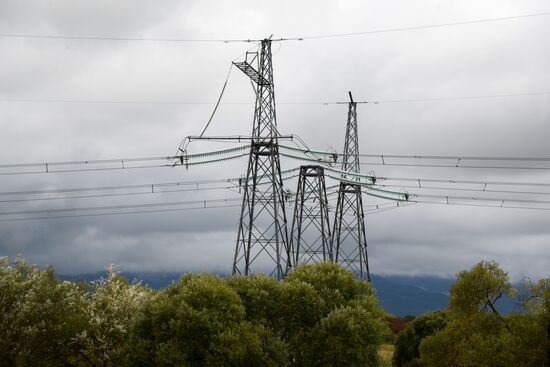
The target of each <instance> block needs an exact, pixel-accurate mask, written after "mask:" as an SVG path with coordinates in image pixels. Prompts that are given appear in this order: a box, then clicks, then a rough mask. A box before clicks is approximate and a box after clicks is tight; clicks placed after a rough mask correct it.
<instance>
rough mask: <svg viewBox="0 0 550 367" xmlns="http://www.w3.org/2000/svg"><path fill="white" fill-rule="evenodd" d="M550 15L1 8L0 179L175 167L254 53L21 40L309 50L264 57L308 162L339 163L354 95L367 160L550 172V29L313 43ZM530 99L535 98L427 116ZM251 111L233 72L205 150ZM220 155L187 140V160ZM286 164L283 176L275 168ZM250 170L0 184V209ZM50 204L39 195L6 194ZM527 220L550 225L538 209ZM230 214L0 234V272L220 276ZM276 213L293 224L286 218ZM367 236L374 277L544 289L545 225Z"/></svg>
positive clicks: (19, 227)
mask: <svg viewBox="0 0 550 367" xmlns="http://www.w3.org/2000/svg"><path fill="white" fill-rule="evenodd" d="M549 11H550V7H549V4H548V2H547V1H543V0H525V1H521V2H520V1H502V0H500V1H496V0H495V1H478V0H476V1H415V2H410V1H301V2H296V1H279V2H273V1H269V2H268V1H257V0H256V1H239V2H234V1H233V2H222V1H162V2H158V1H136V0H131V1H130V0H128V1H116V2H113V1H107V0H104V1H94V2H89V1H80V0H67V1H61V0H58V1H37V0H33V1H27V0H3V1H1V2H0V50H1V54H2V57H1V58H0V128H1V134H0V164H10V163H29V162H54V161H72V160H94V159H110V158H125V157H148V156H168V155H172V154H174V153H176V151H177V148H178V146H179V144H180V142H181V140H182V139H183V138H184V137H185V136H188V135H197V134H199V133H200V132H201V130H202V128H203V127H204V125H205V123H206V121H207V120H208V118H209V117H210V114H211V113H212V109H213V107H214V103H215V102H216V100H217V98H218V96H219V93H220V90H221V87H222V85H223V83H224V81H225V78H226V76H227V73H228V69H229V66H230V64H231V62H232V61H234V60H242V58H243V56H242V55H243V53H244V52H245V51H246V50H249V49H251V48H253V47H254V46H255V44H254V43H223V42H161V41H145V40H142V41H135V40H134V41H120V40H93V39H90V40H82V39H48V38H24V37H14V35H40V36H75V37H107V38H146V39H151V38H156V39H159V38H167V39H195V40H197V39H261V38H264V37H269V36H270V35H271V34H273V35H274V38H280V37H283V38H286V37H295V36H296V37H306V39H305V40H303V41H288V42H279V43H273V49H272V51H273V65H274V77H275V94H276V100H277V102H278V105H277V119H278V126H279V131H280V132H281V133H282V134H297V135H299V136H300V137H301V138H302V139H304V140H305V141H306V142H307V144H308V146H309V147H311V148H317V149H321V150H325V149H334V150H336V151H341V150H342V148H343V147H342V145H343V140H344V133H345V124H346V117H347V106H346V105H334V104H333V105H323V104H322V103H323V102H336V101H347V98H348V97H347V92H348V91H352V92H353V95H354V98H355V100H359V101H380V103H378V104H362V105H359V107H358V121H359V135H360V138H359V143H360V147H359V149H360V152H361V153H365V154H386V155H388V154H404V155H411V154H417V155H452V156H498V157H550V145H549V144H548V138H549V137H550V95H549V94H548V92H550V88H549V85H550V48H549V47H548V45H549V44H550V15H544V16H533V17H525V18H520V19H510V20H506V21H495V22H484V23H474V24H466V25H459V26H449V27H434V28H427V29H417V30H406V31H394V32H382V33H372V34H363V35H356V36H350V37H333V38H315V39H307V37H308V36H317V35H327V34H341V33H353V32H363V31H371V30H383V29H395V28H405V27H414V26H423V25H434V24H444V23H455V22H463V21H471V20H477V19H489V18H500V17H509V16H517V15H526V14H534V13H543V12H549ZM8 35H11V36H8ZM526 93H527V94H532V93H541V94H539V95H525V96H514V97H492V98H471V99H470V98H468V99H450V100H435V101H425V100H426V99H432V98H447V97H450V98H454V97H468V96H470V97H471V96H502V95H517V94H526ZM418 99H420V100H424V101H415V100H418ZM392 101H394V102H392ZM395 101H397V102H395ZM399 101H400V102H399ZM104 102H105V103H104ZM107 102H109V103H107ZM122 102H123V103H122ZM128 102H131V103H128ZM253 102H254V95H253V92H252V90H251V88H250V84H249V81H248V80H247V77H246V76H245V75H244V74H242V73H241V72H240V71H238V70H236V69H233V70H232V72H231V74H230V77H229V81H228V84H227V88H226V90H225V94H224V96H223V100H222V104H221V105H220V107H219V108H218V111H217V113H216V115H215V116H214V118H213V120H212V124H211V126H210V127H209V130H208V134H211V135H224V134H231V135H235V134H242V135H248V134H250V131H251V127H252V118H253V108H254V106H253ZM225 147H227V145H223V144H220V143H212V142H211V143H204V142H200V143H193V144H192V145H191V146H190V153H193V152H200V151H208V150H217V149H222V148H225ZM369 162H377V160H376V159H371V160H369ZM427 163H430V162H427ZM445 163H449V162H445ZM483 163H487V162H483ZM489 163H491V164H492V163H494V162H489ZM299 164H300V163H299V162H296V161H291V160H286V159H285V160H283V162H282V166H283V169H288V168H293V167H296V166H298V165H299ZM494 164H496V163H494ZM514 165H524V166H533V165H537V166H538V167H541V166H542V167H543V166H544V164H541V163H536V162H535V163H532V162H527V163H526V162H519V163H517V162H515V163H514ZM546 167H550V164H548V163H546ZM361 169H362V172H365V173H368V172H371V171H373V172H374V173H375V174H376V175H378V176H388V177H408V178H438V179H448V180H451V179H454V180H483V181H485V180H486V181H510V182H538V183H550V170H545V169H538V170H527V169H522V170H512V169H466V168H419V167H381V166H378V165H371V166H369V165H363V166H362V167H361ZM245 170H246V159H240V160H236V161H232V162H230V163H224V164H218V165H210V166H204V167H193V168H190V169H188V170H186V169H185V168H181V167H175V168H155V169H140V170H126V171H122V170H121V171H92V172H74V173H57V174H55V173H49V174H25V175H0V193H5V192H10V191H22V190H45V189H58V188H71V187H96V186H111V185H130V184H151V183H160V182H175V181H193V180H206V179H217V178H228V177H239V176H240V175H242V174H244V173H245ZM0 171H1V172H4V173H5V172H9V171H10V169H8V168H6V167H3V168H1V169H0ZM408 184H409V185H410V183H408ZM446 187H448V185H447V186H446ZM460 187H462V188H467V187H470V188H471V186H460ZM288 188H289V189H290V190H292V191H294V190H295V188H294V183H292V182H289V186H288ZM476 188H479V185H478V186H476ZM501 189H502V188H501ZM508 189H510V188H508ZM517 189H518V190H519V189H522V190H531V191H537V192H540V194H537V195H533V194H528V195H527V194H522V195H519V194H515V195H512V194H510V195H508V196H507V197H514V198H521V199H530V200H539V201H544V200H546V201H550V195H548V194H546V193H545V190H546V192H550V188H548V187H547V188H544V187H542V188H536V189H534V188H533V187H529V188H525V187H522V188H517ZM403 190H406V191H408V192H411V193H414V192H418V190H414V189H412V188H405V189H403ZM434 192H436V193H437V194H443V195H466V196H479V193H475V192H474V193H470V192H451V191H442V190H439V191H432V193H434ZM80 195H82V194H80ZM503 195H504V194H500V195H499V194H494V195H493V196H492V197H496V198H500V197H503ZM53 196H56V195H53ZM57 196H60V195H59V194H58V195H57ZM45 197H52V195H49V196H37V195H34V196H32V195H27V196H25V197H24V196H21V195H20V196H17V198H18V199H21V198H24V199H25V198H26V199H29V198H45ZM238 197H239V194H238V192H235V191H229V190H211V191H203V190H201V191H197V192H176V193H164V194H154V195H153V194H152V195H145V194H143V195H127V196H113V197H99V198H80V199H71V200H63V199H55V200H42V201H37V200H33V201H23V202H6V201H7V200H9V199H14V198H15V197H14V196H6V195H2V196H1V198H0V199H1V200H3V201H0V217H1V218H0V219H13V218H22V217H28V216H32V215H6V213H8V212H11V211H26V210H42V209H61V208H78V207H93V206H105V205H133V204H142V203H152V204H154V203H159V202H171V201H172V202H173V201H188V200H206V199H219V198H238ZM365 200H366V203H365V204H366V205H373V204H377V203H380V199H377V198H370V197H366V199H365ZM493 204H494V203H493ZM537 206H539V207H546V208H550V204H547V205H546V206H544V205H542V204H541V205H539V204H537ZM239 210H240V208H238V207H231V208H223V209H209V210H195V211H174V212H163V213H148V214H128V215H116V216H88V217H75V218H61V219H42V220H23V221H0V256H10V257H13V256H15V255H16V254H18V253H21V254H23V255H24V256H25V257H26V258H27V259H28V260H29V261H31V262H33V263H37V264H40V265H46V264H52V265H54V266H55V268H56V269H57V271H58V272H59V273H64V274H77V273H84V272H95V271H99V270H102V269H103V268H104V267H105V266H107V265H108V264H110V263H115V264H117V266H118V267H119V269H121V270H123V271H189V270H192V271H229V270H230V267H231V263H232V259H233V252H234V248H235V239H236V230H237V225H238V213H239ZM104 212H108V211H104ZM78 213H83V212H78ZM64 214H68V215H71V214H77V213H76V212H66V213H64ZM52 215H53V214H52ZM287 216H288V217H289V218H290V217H291V210H289V212H288V213H287ZM366 220H367V237H368V244H369V247H368V251H369V260H370V269H371V271H372V272H373V273H376V274H410V275H412V274H432V275H439V276H452V275H453V274H455V273H456V272H457V271H460V270H462V269H466V268H468V267H470V266H472V265H474V264H475V263H477V262H478V261H480V260H495V261H497V262H498V263H500V264H501V266H502V267H503V268H504V269H505V270H507V271H508V272H509V273H510V275H511V276H512V278H513V279H520V278H522V277H525V276H528V277H532V278H541V277H549V276H550V211H548V210H524V209H506V208H486V207H472V206H452V205H435V204H421V203H419V204H414V205H411V206H407V207H404V208H399V209H395V210H391V211H385V212H379V213H373V214H372V215H368V216H367V219H366Z"/></svg>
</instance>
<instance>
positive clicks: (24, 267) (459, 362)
mask: <svg viewBox="0 0 550 367" xmlns="http://www.w3.org/2000/svg"><path fill="white" fill-rule="evenodd" d="M504 295H507V296H510V297H512V296H516V297H519V298H520V301H521V304H522V306H523V308H522V309H521V310H518V312H516V313H513V314H511V315H501V314H500V313H499V312H498V311H497V308H496V306H495V305H496V303H497V302H498V300H499V299H500V298H501V297H503V296H504ZM403 327H404V328H403ZM401 329H402V330H401ZM391 330H394V331H396V330H401V331H400V332H399V333H398V335H397V336H395V335H394V334H393V333H392V331H391ZM393 342H395V353H394V358H393V364H394V365H395V366H398V367H404V366H407V367H411V366H428V367H430V366H549V364H548V363H549V358H550V279H544V280H541V281H539V282H538V283H536V284H529V283H526V284H525V285H524V287H523V288H522V289H521V290H520V291H519V292H517V294H516V291H515V290H514V289H513V287H512V286H511V284H510V282H509V279H508V276H507V274H506V273H505V272H504V271H503V270H502V269H500V268H499V267H498V265H497V264H496V263H491V262H481V263H479V264H477V265H476V266H474V267H473V268H472V269H470V270H467V271H463V272H461V273H459V274H458V275H457V280H456V282H455V283H454V285H453V287H452V289H451V293H450V297H449V306H448V309H447V310H444V311H434V312H429V313H426V314H424V315H421V316H419V317H416V318H414V319H413V320H412V321H409V322H408V324H407V325H406V326H404V321H403V320H400V319H398V318H395V317H390V316H389V315H387V314H385V313H384V312H383V310H382V308H381V307H380V306H379V304H378V301H377V299H376V297H375V293H374V291H373V289H372V288H371V286H370V284H369V283H368V282H366V281H364V280H359V279H357V278H356V277H355V276H354V275H353V274H352V273H350V272H348V271H346V270H344V269H342V268H341V267H340V266H338V265H336V264H334V263H320V264H316V265H300V266H298V267H297V268H296V269H295V270H294V271H292V272H291V273H290V274H289V275H288V276H287V277H286V279H285V280H283V281H277V280H275V279H273V278H270V277H267V276H264V275H253V276H248V277H244V276H243V277H228V278H220V277H217V276H214V275H211V274H187V275H184V276H183V277H182V278H181V279H180V280H179V281H177V282H174V283H173V284H172V285H170V286H168V287H166V288H164V289H162V290H159V291H154V290H152V289H150V288H148V287H146V286H143V285H141V284H139V283H129V282H128V281H127V280H126V279H124V278H123V277H121V276H120V275H119V274H117V273H116V272H115V271H113V269H108V271H107V275H106V277H105V278H103V279H100V280H97V281H94V282H91V283H90V282H71V281H62V280H59V279H58V278H57V277H56V276H55V274H54V271H53V269H52V268H46V269H40V268H38V267H36V266H33V265H29V264H27V263H26V262H25V261H24V260H23V259H22V258H17V259H15V261H14V262H13V263H11V264H10V263H9V262H8V259H7V258H0V357H1V358H0V366H378V365H380V362H381V360H380V357H379V349H380V346H381V344H382V343H386V344H387V343H393Z"/></svg>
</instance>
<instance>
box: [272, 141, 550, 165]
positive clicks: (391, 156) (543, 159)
mask: <svg viewBox="0 0 550 367" xmlns="http://www.w3.org/2000/svg"><path fill="white" fill-rule="evenodd" d="M280 147H281V148H283V149H289V150H295V151H299V152H301V153H311V154H317V155H319V154H321V155H325V156H330V157H333V156H335V155H336V156H337V157H343V156H345V154H343V153H338V152H328V151H321V150H311V149H301V148H294V147H289V146H286V145H281V146H280ZM358 156H359V157H364V158H380V160H381V162H382V163H385V160H384V159H427V160H454V161H457V164H460V162H461V161H537V162H550V157H497V156H460V155H418V154H358Z"/></svg>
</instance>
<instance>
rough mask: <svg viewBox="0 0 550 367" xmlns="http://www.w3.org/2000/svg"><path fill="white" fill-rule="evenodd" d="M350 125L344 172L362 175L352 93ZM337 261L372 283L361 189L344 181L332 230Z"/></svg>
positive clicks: (355, 105) (343, 164)
mask: <svg viewBox="0 0 550 367" xmlns="http://www.w3.org/2000/svg"><path fill="white" fill-rule="evenodd" d="M349 97H350V102H349V104H348V106H349V107H348V122H347V125H346V140H345V143H344V152H343V157H342V160H343V162H342V171H345V172H350V173H359V171H360V169H359V143H358V134H357V103H356V102H354V101H353V96H352V95H351V92H349ZM332 248H333V251H334V261H336V262H338V263H340V264H341V265H342V266H344V267H346V268H347V269H349V270H351V271H352V272H354V273H355V274H357V275H359V276H360V277H361V278H364V277H365V276H366V277H367V279H368V280H370V273H369V261H368V257H367V236H366V231H365V213H364V211H363V199H362V196H361V186H360V185H357V184H353V183H351V182H346V181H341V182H340V188H339V190H338V201H337V204H336V212H335V216H334V228H333V230H332Z"/></svg>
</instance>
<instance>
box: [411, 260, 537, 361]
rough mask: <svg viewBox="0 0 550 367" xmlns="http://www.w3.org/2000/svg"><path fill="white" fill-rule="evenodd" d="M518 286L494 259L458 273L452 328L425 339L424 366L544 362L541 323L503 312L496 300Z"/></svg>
mask: <svg viewBox="0 0 550 367" xmlns="http://www.w3.org/2000/svg"><path fill="white" fill-rule="evenodd" d="M513 294H514V290H513V288H512V286H511V284H510V282H509V280H508V275H507V274H506V272H504V271H503V270H502V269H500V268H499V266H498V265H497V264H496V263H494V262H484V261H482V262H480V263H479V264H477V265H475V266H474V267H472V268H471V269H470V270H466V271H462V272H460V273H459V274H458V276H457V280H456V282H455V283H454V285H453V286H452V288H451V294H450V297H449V307H448V317H449V321H448V324H447V327H446V328H445V329H443V330H440V331H437V332H436V333H434V334H433V335H431V336H428V337H426V338H424V340H423V341H422V342H421V344H420V348H419V349H420V363H421V365H425V366H487V367H489V366H526V367H527V366H540V365H541V363H542V353H541V347H540V346H541V343H540V336H541V335H543V334H542V333H541V331H542V330H541V328H540V325H539V324H538V323H537V322H536V320H535V319H534V318H533V317H532V316H531V315H521V314H513V315H511V316H508V317H504V316H502V315H501V314H500V313H499V312H498V311H497V308H496V302H497V300H498V299H500V298H501V297H502V296H503V295H508V296H511V295H513Z"/></svg>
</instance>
